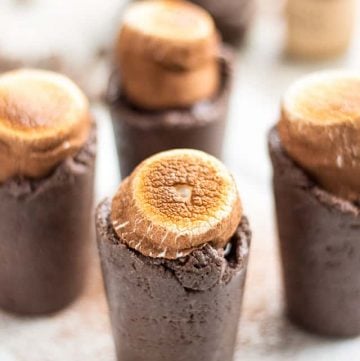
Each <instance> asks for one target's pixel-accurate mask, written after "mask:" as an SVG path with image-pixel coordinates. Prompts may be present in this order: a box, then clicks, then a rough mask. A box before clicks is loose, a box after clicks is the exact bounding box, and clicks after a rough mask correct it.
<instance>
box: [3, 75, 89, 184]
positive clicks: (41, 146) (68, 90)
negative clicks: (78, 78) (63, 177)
mask: <svg viewBox="0 0 360 361" xmlns="http://www.w3.org/2000/svg"><path fill="white" fill-rule="evenodd" d="M90 124H91V118H90V113H89V104H88V101H87V99H86V98H85V96H84V95H83V93H82V92H81V91H80V89H79V88H78V87H77V86H76V85H75V84H74V83H72V82H71V81H70V80H69V79H67V78H66V77H64V76H62V75H59V74H56V73H53V72H48V71H41V70H30V69H24V70H17V71H12V72H8V73H5V74H3V75H1V76H0V182H4V181H6V180H7V179H9V178H11V177H14V176H24V177H30V178H39V177H43V176H45V175H47V174H48V173H50V172H51V171H52V170H53V169H54V168H55V167H56V166H57V165H58V164H59V163H60V162H62V161H63V160H64V159H65V158H66V157H68V156H70V155H73V154H75V153H76V152H77V151H78V150H79V149H80V147H81V146H82V145H83V144H84V143H85V141H86V139H87V137H88V135H89V131H90Z"/></svg>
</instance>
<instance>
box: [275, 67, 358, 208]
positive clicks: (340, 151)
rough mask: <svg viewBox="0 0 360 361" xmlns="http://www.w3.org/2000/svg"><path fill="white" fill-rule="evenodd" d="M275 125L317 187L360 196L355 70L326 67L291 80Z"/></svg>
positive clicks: (289, 149) (356, 73)
mask: <svg viewBox="0 0 360 361" xmlns="http://www.w3.org/2000/svg"><path fill="white" fill-rule="evenodd" d="M278 130H279V133H280V138H281V141H282V144H283V146H284V148H285V149H286V151H287V153H288V154H289V155H290V156H291V157H292V158H293V159H294V160H295V161H296V162H297V163H298V164H300V165H301V166H302V167H303V168H304V169H305V170H307V171H308V172H309V173H310V174H311V175H313V176H314V178H315V179H316V180H317V181H318V183H319V184H320V185H321V186H323V187H324V188H325V189H326V190H328V191H330V192H332V193H334V194H336V195H338V196H340V197H343V198H345V199H348V200H350V201H355V200H359V199H360V72H352V71H325V72H319V73H315V74H312V75H310V76H307V77H305V78H303V79H301V80H299V81H297V82H295V83H294V84H293V85H292V86H291V87H290V89H289V90H288V91H287V93H286V94H285V96H284V99H283V104H282V114H281V119H280V122H279V124H278Z"/></svg>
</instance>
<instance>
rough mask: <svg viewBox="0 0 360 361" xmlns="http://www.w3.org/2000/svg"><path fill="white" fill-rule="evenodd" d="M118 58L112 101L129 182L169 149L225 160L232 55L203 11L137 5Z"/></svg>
mask: <svg viewBox="0 0 360 361" xmlns="http://www.w3.org/2000/svg"><path fill="white" fill-rule="evenodd" d="M115 55H116V71H115V73H114V74H113V76H112V78H111V80H110V85H109V96H108V101H109V106H110V110H111V116H112V122H113V127H114V133H115V138H116V143H117V150H118V156H119V161H120V168H121V174H122V177H123V178H124V177H126V176H128V175H129V174H130V173H131V172H132V171H133V169H134V168H135V167H136V166H137V165H138V164H139V163H140V162H141V161H143V160H144V159H146V158H147V157H149V156H151V155H153V154H155V153H158V152H161V151H164V150H168V149H173V148H194V149H199V150H202V151H205V152H208V153H210V154H212V155H214V156H216V157H217V158H221V156H222V148H223V139H224V132H225V127H226V119H227V113H228V103H229V96H230V90H231V82H232V64H233V54H232V52H231V50H230V49H226V48H223V47H221V46H220V41H219V37H218V33H217V31H216V28H215V25H214V22H213V20H212V18H211V16H210V15H209V14H208V13H207V12H206V11H205V10H203V9H201V8H200V7H198V6H196V5H194V4H191V3H188V2H185V1H176V2H169V1H164V0H151V1H147V2H139V3H135V4H133V5H132V6H131V7H130V8H129V9H128V11H127V13H126V14H125V18H124V22H123V25H122V27H121V29H120V32H119V36H118V41H117V47H116V54H115Z"/></svg>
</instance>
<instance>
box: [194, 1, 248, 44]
mask: <svg viewBox="0 0 360 361" xmlns="http://www.w3.org/2000/svg"><path fill="white" fill-rule="evenodd" d="M192 2H193V3H196V4H198V5H200V6H202V7H203V8H205V9H206V10H207V11H209V13H210V14H211V15H212V16H213V18H214V20H215V22H216V26H217V28H218V29H219V30H220V33H221V35H222V37H223V39H224V40H225V41H226V42H227V43H230V44H233V45H238V44H240V43H241V42H242V41H243V39H244V37H245V35H246V32H247V30H248V28H249V25H250V23H251V21H252V19H253V17H254V13H255V0H221V1H219V0H192Z"/></svg>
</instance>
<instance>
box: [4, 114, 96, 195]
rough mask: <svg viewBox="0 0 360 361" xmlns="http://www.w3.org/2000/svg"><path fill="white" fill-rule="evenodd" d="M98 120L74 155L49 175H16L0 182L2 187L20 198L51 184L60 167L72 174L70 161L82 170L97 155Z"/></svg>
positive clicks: (58, 165)
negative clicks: (36, 176)
mask: <svg viewBox="0 0 360 361" xmlns="http://www.w3.org/2000/svg"><path fill="white" fill-rule="evenodd" d="M96 129H97V126H96V122H95V121H94V120H92V122H91V126H90V131H89V135H88V137H87V139H86V141H85V143H84V144H83V146H82V147H81V148H80V149H79V151H78V152H77V153H75V154H73V155H70V156H68V157H67V158H65V159H64V160H62V161H61V162H60V163H59V164H57V165H56V167H55V168H54V169H53V170H52V171H51V172H50V173H49V174H47V175H45V176H43V177H40V178H30V177H26V176H14V177H11V178H9V179H7V180H6V181H5V182H3V183H0V188H3V189H7V192H8V194H9V195H11V196H14V197H18V198H20V197H21V198H27V197H32V196H35V195H36V194H37V192H38V189H40V188H42V187H41V185H43V184H45V185H46V187H47V186H49V184H50V183H51V180H52V179H54V178H56V177H57V175H58V173H59V171H60V169H64V170H66V174H69V175H70V172H68V170H69V167H71V164H70V163H73V164H74V165H75V167H76V171H77V172H81V168H80V167H86V166H88V165H89V164H90V162H91V159H92V158H94V157H96V143H97V134H96ZM24 183H27V185H28V187H26V188H24V189H20V188H18V187H17V185H20V184H24Z"/></svg>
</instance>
